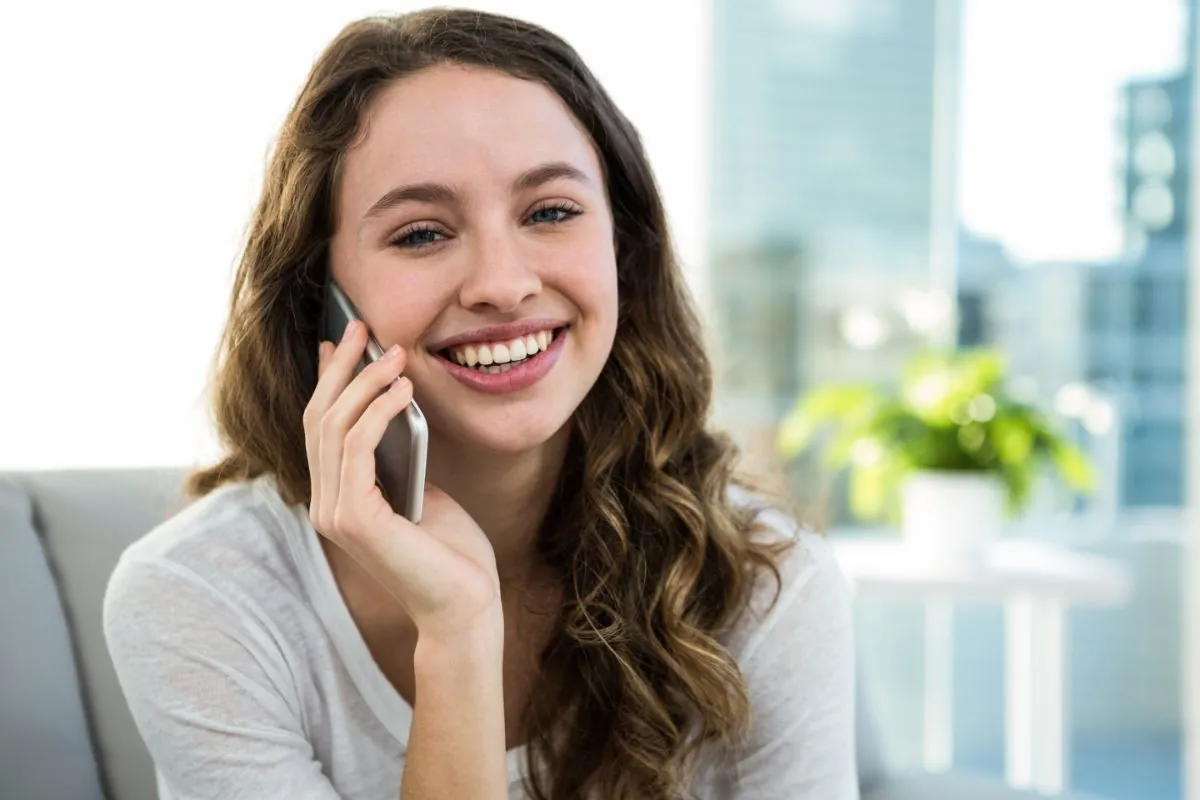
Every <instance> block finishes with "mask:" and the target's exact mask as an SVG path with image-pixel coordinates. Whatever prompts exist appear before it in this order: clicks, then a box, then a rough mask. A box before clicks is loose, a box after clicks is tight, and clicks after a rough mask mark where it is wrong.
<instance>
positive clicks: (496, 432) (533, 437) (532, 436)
mask: <svg viewBox="0 0 1200 800" xmlns="http://www.w3.org/2000/svg"><path fill="white" fill-rule="evenodd" d="M564 427H565V426H564V425H547V424H546V421H545V420H544V419H543V420H530V421H529V422H528V423H527V424H521V423H520V422H517V421H513V420H509V421H506V422H503V423H501V422H497V423H495V424H492V425H487V426H481V425H468V426H465V427H464V429H462V430H459V431H458V432H457V433H458V435H457V436H455V437H454V438H456V439H457V440H458V441H459V442H461V443H462V444H464V445H466V446H467V447H468V448H472V449H473V448H478V449H480V450H484V451H487V452H491V453H503V454H512V455H516V454H518V453H526V452H529V451H530V450H536V449H538V448H540V447H544V446H545V445H546V444H548V443H549V442H551V441H552V440H554V439H555V437H556V436H557V435H558V434H559V432H560V431H562V430H563V429H564Z"/></svg>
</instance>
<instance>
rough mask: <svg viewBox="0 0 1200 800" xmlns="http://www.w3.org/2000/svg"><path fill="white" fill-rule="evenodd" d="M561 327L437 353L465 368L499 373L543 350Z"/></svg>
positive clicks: (494, 373) (452, 348) (547, 347)
mask: <svg viewBox="0 0 1200 800" xmlns="http://www.w3.org/2000/svg"><path fill="white" fill-rule="evenodd" d="M562 330H565V329H564V328H553V329H550V330H544V331H538V332H537V333H531V334H528V335H526V336H518V337H516V338H514V339H510V340H508V341H503V342H480V343H478V344H468V345H461V346H458V347H451V348H448V349H446V350H443V351H441V352H440V353H438V355H439V356H441V357H442V358H444V359H446V360H447V361H451V362H453V363H455V364H458V365H459V366H462V367H466V368H467V369H473V370H476V371H478V372H484V373H488V374H491V375H502V374H504V373H505V372H508V371H509V370H510V369H512V368H513V367H515V366H517V365H519V364H521V363H523V362H525V361H528V360H529V359H531V358H533V357H535V356H536V355H537V354H538V353H542V352H545V351H546V350H547V349H549V347H550V345H551V343H553V341H554V338H555V336H556V335H557V334H558V332H559V331H562Z"/></svg>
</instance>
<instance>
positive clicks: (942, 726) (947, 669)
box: [922, 597, 954, 772]
mask: <svg viewBox="0 0 1200 800" xmlns="http://www.w3.org/2000/svg"><path fill="white" fill-rule="evenodd" d="M924 699H925V731H924V734H925V737H924V742H923V748H922V752H923V761H924V765H925V769H926V770H928V771H929V772H945V771H947V770H949V769H950V767H951V766H952V765H953V764H954V603H953V601H951V600H948V599H946V598H940V597H938V598H931V599H930V600H929V601H928V602H926V604H925V693H924Z"/></svg>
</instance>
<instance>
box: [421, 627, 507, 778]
mask: <svg viewBox="0 0 1200 800" xmlns="http://www.w3.org/2000/svg"><path fill="white" fill-rule="evenodd" d="M503 654H504V625H503V622H502V619H501V618H500V617H499V613H498V612H497V618H496V621H495V624H491V625H484V626H482V627H481V628H480V629H478V630H474V631H469V632H466V633H462V634H459V635H456V636H455V637H453V638H450V639H447V640H439V639H437V638H434V637H431V636H421V637H420V638H419V639H418V641H417V647H416V653H415V655H414V656H413V668H414V672H415V675H416V704H415V707H414V711H413V724H412V733H411V735H410V738H409V745H408V754H407V756H406V760H405V763H404V785H403V790H402V791H401V794H400V796H401V800H443V798H455V799H457V798H462V800H475V798H480V800H483V799H484V798H495V799H496V800H501V799H502V798H505V797H507V796H508V771H507V767H506V762H505V746H504V744H505V743H504V688H503Z"/></svg>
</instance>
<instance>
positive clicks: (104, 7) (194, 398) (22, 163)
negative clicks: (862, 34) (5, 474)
mask: <svg viewBox="0 0 1200 800" xmlns="http://www.w3.org/2000/svg"><path fill="white" fill-rule="evenodd" d="M172 5H174V4H162V3H152V2H149V1H148V0H115V1H114V2H106V3H87V2H83V0H65V2H58V3H55V4H40V3H34V2H32V0H29V1H28V2H25V3H17V2H14V3H5V4H4V5H3V6H2V7H0V102H2V103H3V111H2V112H0V114H2V116H0V123H2V124H0V238H2V241H3V243H4V247H3V250H2V251H0V252H2V254H0V270H2V278H3V280H2V282H0V313H2V314H3V315H4V329H5V330H6V331H8V333H9V335H8V336H7V337H6V341H5V346H4V348H3V349H2V351H0V469H42V468H61V467H93V466H149V465H162V464H187V463H193V462H195V461H197V460H199V459H200V458H202V457H208V456H210V455H211V454H212V453H213V452H214V450H213V448H214V444H213V442H212V440H211V437H210V435H209V429H208V423H207V416H206V414H207V412H206V409H205V406H204V403H203V397H202V395H203V392H204V390H205V382H206V380H207V376H208V367H209V363H210V357H211V355H212V352H213V349H214V347H215V346H216V342H217V337H218V334H219V331H220V328H221V325H222V321H223V315H224V312H225V307H226V303H227V295H228V289H229V285H230V281H231V278H232V274H233V268H234V265H235V263H236V260H237V255H238V252H239V247H240V243H241V237H242V235H243V232H244V228H245V225H246V222H247V219H248V215H249V212H250V210H251V208H252V205H253V203H254V200H255V197H256V195H257V191H258V188H259V186H260V183H261V177H262V169H263V166H264V163H265V156H266V154H267V150H268V147H269V145H270V143H271V141H272V138H273V136H274V135H275V132H276V130H277V128H278V125H279V123H280V122H281V121H282V119H283V117H284V115H285V113H286V111H287V109H288V107H289V106H290V104H291V102H292V100H293V99H294V96H295V94H296V92H297V91H298V89H299V87H300V85H301V83H302V82H303V80H304V78H305V75H306V73H307V70H308V68H309V67H310V65H311V64H312V61H313V59H314V58H315V57H316V55H317V54H318V53H319V51H320V50H321V49H322V48H323V47H324V45H325V44H327V43H328V41H329V40H330V39H332V38H333V36H334V35H336V33H337V32H338V30H339V29H340V28H341V26H343V25H344V24H346V23H348V22H350V21H351V20H353V19H356V18H358V17H361V16H364V15H367V14H372V13H377V12H381V11H405V10H410V9H412V8H417V7H420V6H423V5H426V4H425V3H411V2H397V3H393V4H392V5H391V6H388V7H383V8H381V7H380V6H377V5H374V4H368V3H363V2H358V1H357V0H339V1H338V2H332V0H331V1H330V2H323V3H318V2H307V3H305V2H287V3H284V2H281V0H271V1H270V2H240V3H232V2H228V0H225V2H220V3H216V4H211V3H206V4H204V5H203V7H202V6H200V5H195V6H189V7H186V8H185V9H184V10H177V11H172V10H169V9H170V8H171V7H172ZM472 5H473V7H476V8H480V9H484V10H490V11H499V12H502V13H508V14H512V15H515V16H521V17H524V18H526V19H530V20H532V21H534V22H538V23H540V24H543V25H546V26H547V27H549V28H551V29H552V30H554V31H556V32H557V33H559V34H561V35H563V36H564V37H565V38H566V39H567V40H568V41H570V42H571V43H572V44H573V45H574V46H575V47H576V48H577V49H578V50H579V51H580V53H581V54H582V55H583V57H584V58H585V60H587V61H588V63H589V65H590V66H591V68H592V69H593V70H594V72H595V73H596V74H597V75H598V77H599V78H600V80H601V81H602V82H603V83H604V84H605V86H606V87H607V88H608V90H609V91H610V93H611V94H612V95H613V96H614V98H615V99H616V101H617V103H618V104H619V105H620V106H621V107H622V109H623V110H624V111H625V113H626V114H627V115H628V116H629V117H630V118H631V119H632V120H633V122H634V123H635V125H637V126H638V127H639V129H640V130H641V132H642V134H643V137H644V139H645V142H646V146H647V149H648V150H649V153H650V157H651V160H652V162H653V164H654V167H655V169H656V171H657V174H658V178H659V181H660V184H661V186H662V188H663V192H664V195H665V199H666V204H667V208H668V210H669V211H670V213H671V217H672V224H673V226H674V231H675V234H676V237H677V240H678V242H679V245H680V251H681V254H682V257H683V259H684V261H685V263H686V264H687V266H688V267H689V269H690V270H691V274H692V276H693V277H695V278H696V281H695V282H694V287H695V289H696V291H697V294H699V295H700V296H701V299H702V300H703V297H704V288H705V287H704V286H703V284H702V282H700V281H699V278H700V276H702V275H703V269H702V267H703V258H704V239H705V234H704V215H705V203H706V182H705V172H706V150H707V143H706V133H707V120H706V116H707V106H706V104H707V84H708V70H709V31H708V25H709V20H710V18H711V14H710V11H709V4H708V2H706V1H705V0H659V2H655V3H644V2H638V0H604V2H591V3H582V2H571V3H558V4H553V3H541V2H534V1H533V0H507V1H505V0H490V1H489V0H475V2H473V3H472Z"/></svg>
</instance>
